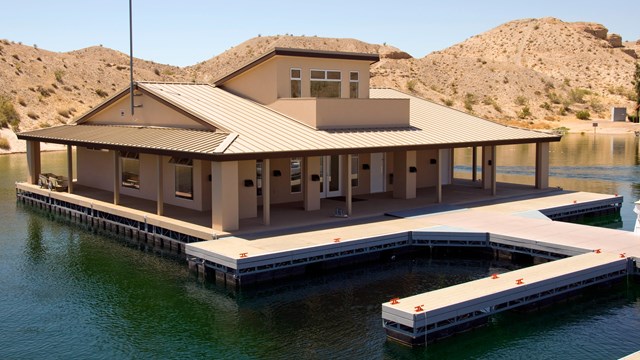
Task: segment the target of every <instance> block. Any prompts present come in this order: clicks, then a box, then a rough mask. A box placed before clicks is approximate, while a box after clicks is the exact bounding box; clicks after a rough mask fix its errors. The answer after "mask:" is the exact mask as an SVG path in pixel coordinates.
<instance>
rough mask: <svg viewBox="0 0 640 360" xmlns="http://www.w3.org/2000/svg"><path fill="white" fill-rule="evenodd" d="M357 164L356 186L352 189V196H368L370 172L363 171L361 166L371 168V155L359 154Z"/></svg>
mask: <svg viewBox="0 0 640 360" xmlns="http://www.w3.org/2000/svg"><path fill="white" fill-rule="evenodd" d="M358 162H359V163H358V186H355V187H353V195H362V194H368V193H370V192H371V170H363V169H362V165H363V164H368V165H369V166H371V154H359V155H358Z"/></svg>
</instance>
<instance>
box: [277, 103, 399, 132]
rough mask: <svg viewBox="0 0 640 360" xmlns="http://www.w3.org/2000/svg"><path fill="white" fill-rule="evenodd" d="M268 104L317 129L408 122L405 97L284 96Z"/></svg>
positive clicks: (382, 125) (394, 125) (397, 125)
mask: <svg viewBox="0 0 640 360" xmlns="http://www.w3.org/2000/svg"><path fill="white" fill-rule="evenodd" d="M269 107H270V108H272V109H274V110H276V111H279V112H281V113H283V114H285V115H288V116H290V117H292V118H294V119H296V120H299V121H300V122H302V123H305V124H307V125H309V126H311V127H314V128H317V129H323V128H353V127H356V128H358V127H405V126H409V99H334V98H297V99H293V98H284V99H278V100H277V101H275V102H273V103H272V104H269Z"/></svg>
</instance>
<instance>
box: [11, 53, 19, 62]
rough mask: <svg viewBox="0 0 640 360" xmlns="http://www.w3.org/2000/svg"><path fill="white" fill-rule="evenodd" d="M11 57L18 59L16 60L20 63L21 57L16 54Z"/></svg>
mask: <svg viewBox="0 0 640 360" xmlns="http://www.w3.org/2000/svg"><path fill="white" fill-rule="evenodd" d="M11 57H12V58H14V59H16V60H18V61H20V56H18V55H16V54H13V55H11Z"/></svg>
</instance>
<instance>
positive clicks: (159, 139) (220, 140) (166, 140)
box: [18, 125, 234, 155]
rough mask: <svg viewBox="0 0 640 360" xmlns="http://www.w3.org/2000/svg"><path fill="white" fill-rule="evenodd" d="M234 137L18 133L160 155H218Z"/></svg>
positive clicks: (108, 131)
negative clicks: (226, 140) (227, 140)
mask: <svg viewBox="0 0 640 360" xmlns="http://www.w3.org/2000/svg"><path fill="white" fill-rule="evenodd" d="M233 136H234V135H233V134H227V133H220V132H212V131H203V130H189V129H178V128H155V127H139V126H109V125H61V126H56V127H50V128H45V129H39V130H34V131H28V132H23V133H20V134H18V137H19V138H20V139H24V140H37V141H43V142H55V143H62V144H73V145H83V146H88V147H97V148H104V149H132V150H145V151H147V152H151V153H160V154H175V153H189V154H204V155H210V154H216V153H218V152H222V151H224V149H225V146H227V144H226V143H225V139H226V138H227V137H231V138H233Z"/></svg>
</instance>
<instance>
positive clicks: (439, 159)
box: [436, 149, 447, 204]
mask: <svg viewBox="0 0 640 360" xmlns="http://www.w3.org/2000/svg"><path fill="white" fill-rule="evenodd" d="M444 151H447V150H446V149H438V157H437V159H436V202H437V203H438V204H439V203H441V202H442V171H441V169H442V165H441V164H442V159H443V158H444V154H443V152H444Z"/></svg>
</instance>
